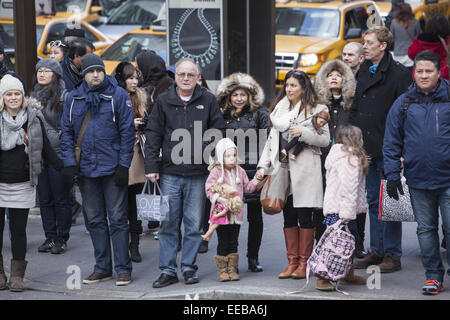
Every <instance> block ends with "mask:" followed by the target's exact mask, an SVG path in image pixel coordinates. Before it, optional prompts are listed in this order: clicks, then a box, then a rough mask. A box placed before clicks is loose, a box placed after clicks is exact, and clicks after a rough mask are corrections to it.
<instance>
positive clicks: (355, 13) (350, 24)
mask: <svg viewBox="0 0 450 320" xmlns="http://www.w3.org/2000/svg"><path fill="white" fill-rule="evenodd" d="M367 21H369V15H368V14H367V11H366V8H364V7H356V8H353V9H351V10H349V11H347V12H346V13H345V25H344V34H346V33H347V30H348V29H349V28H357V29H361V30H362V32H364V31H365V30H367V29H368V27H367Z"/></svg>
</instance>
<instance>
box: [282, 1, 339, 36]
mask: <svg viewBox="0 0 450 320" xmlns="http://www.w3.org/2000/svg"><path fill="white" fill-rule="evenodd" d="M339 21H340V18H339V11H338V10H331V9H317V8H277V9H276V12H275V34H281V35H292V36H309V37H326V38H330V37H337V36H338V34H339Z"/></svg>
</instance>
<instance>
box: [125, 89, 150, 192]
mask: <svg viewBox="0 0 450 320" xmlns="http://www.w3.org/2000/svg"><path fill="white" fill-rule="evenodd" d="M136 94H137V97H138V99H137V100H138V101H139V103H140V106H141V108H140V110H145V103H146V102H147V95H146V93H145V91H144V90H142V89H140V88H138V90H137V91H136ZM142 106H143V107H142ZM140 117H144V114H141V115H140ZM133 151H134V154H133V159H132V160H131V165H130V170H129V175H128V185H133V184H137V183H145V180H146V178H145V169H144V156H143V155H142V150H141V146H140V144H139V140H138V139H136V141H135V143H134V147H133Z"/></svg>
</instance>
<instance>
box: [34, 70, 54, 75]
mask: <svg viewBox="0 0 450 320" xmlns="http://www.w3.org/2000/svg"><path fill="white" fill-rule="evenodd" d="M50 72H53V71H52V70H45V69H39V70H38V71H37V73H42V74H45V75H47V74H49V73H50Z"/></svg>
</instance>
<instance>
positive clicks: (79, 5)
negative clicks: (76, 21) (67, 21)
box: [55, 0, 87, 12]
mask: <svg viewBox="0 0 450 320" xmlns="http://www.w3.org/2000/svg"><path fill="white" fill-rule="evenodd" d="M86 2H87V0H56V1H55V6H56V12H82V11H84V9H86Z"/></svg>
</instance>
